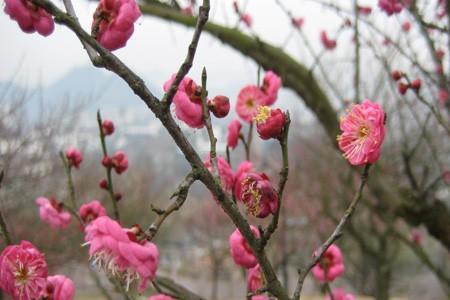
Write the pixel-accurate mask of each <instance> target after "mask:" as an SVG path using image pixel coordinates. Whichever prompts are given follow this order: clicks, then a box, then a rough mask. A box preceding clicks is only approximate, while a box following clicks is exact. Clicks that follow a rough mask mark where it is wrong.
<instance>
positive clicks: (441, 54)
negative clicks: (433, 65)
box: [436, 49, 445, 60]
mask: <svg viewBox="0 0 450 300" xmlns="http://www.w3.org/2000/svg"><path fill="white" fill-rule="evenodd" d="M444 56H445V52H444V50H442V49H438V50H436V57H437V58H438V59H439V60H442V59H443V58H444Z"/></svg>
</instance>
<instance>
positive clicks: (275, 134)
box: [253, 106, 286, 140]
mask: <svg viewBox="0 0 450 300" xmlns="http://www.w3.org/2000/svg"><path fill="white" fill-rule="evenodd" d="M253 120H255V122H256V130H257V131H258V134H259V136H260V137H261V138H262V139H263V140H268V139H271V138H272V139H278V138H280V137H281V134H282V133H283V129H284V125H285V124H286V114H285V113H284V112H282V111H281V109H279V108H276V109H271V108H270V107H268V106H260V107H259V108H258V113H257V114H256V116H255V117H254V118H253Z"/></svg>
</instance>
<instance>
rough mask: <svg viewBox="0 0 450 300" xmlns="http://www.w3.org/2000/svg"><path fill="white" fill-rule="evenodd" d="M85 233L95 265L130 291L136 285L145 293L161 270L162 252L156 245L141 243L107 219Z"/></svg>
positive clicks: (90, 227) (92, 223) (90, 226)
mask: <svg viewBox="0 0 450 300" xmlns="http://www.w3.org/2000/svg"><path fill="white" fill-rule="evenodd" d="M85 233H86V235H85V240H86V244H87V245H89V256H90V258H91V260H92V262H93V264H94V265H97V266H98V267H99V268H101V269H103V270H104V271H105V272H107V273H108V274H110V275H112V276H115V277H118V278H119V279H120V280H123V281H124V282H125V283H126V287H127V289H128V287H129V285H130V284H131V283H132V282H134V281H137V282H139V286H138V290H139V291H140V292H142V291H144V290H145V288H146V287H147V284H148V281H149V280H152V279H153V278H154V277H155V274H156V270H157V269H158V264H159V251H158V248H157V247H156V245H154V244H153V243H151V242H147V241H145V240H142V241H138V240H137V238H136V235H135V234H134V232H133V231H132V230H126V229H124V228H122V227H121V226H120V225H119V223H117V222H116V221H114V220H112V219H110V218H109V217H107V216H102V217H99V218H97V219H95V220H94V221H92V222H91V223H89V225H88V226H87V227H86V229H85Z"/></svg>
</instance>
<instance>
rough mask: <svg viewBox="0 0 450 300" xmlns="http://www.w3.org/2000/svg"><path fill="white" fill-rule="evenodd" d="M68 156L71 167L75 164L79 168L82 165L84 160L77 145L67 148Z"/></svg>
mask: <svg viewBox="0 0 450 300" xmlns="http://www.w3.org/2000/svg"><path fill="white" fill-rule="evenodd" d="M66 158H67V162H68V163H69V167H72V166H73V167H75V168H77V169H78V168H79V167H80V164H81V162H82V161H83V156H82V155H81V152H80V151H79V150H78V149H77V148H75V147H70V148H69V149H67V150H66Z"/></svg>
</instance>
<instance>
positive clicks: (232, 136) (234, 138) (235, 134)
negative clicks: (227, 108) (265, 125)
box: [227, 119, 242, 149]
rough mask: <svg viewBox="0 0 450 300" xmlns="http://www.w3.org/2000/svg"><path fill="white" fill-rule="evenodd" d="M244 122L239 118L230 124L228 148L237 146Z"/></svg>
mask: <svg viewBox="0 0 450 300" xmlns="http://www.w3.org/2000/svg"><path fill="white" fill-rule="evenodd" d="M241 128H242V124H241V122H239V120H236V119H235V120H233V121H231V122H230V124H228V136H227V146H228V148H231V149H234V148H236V146H237V144H238V141H239V135H240V133H241Z"/></svg>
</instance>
